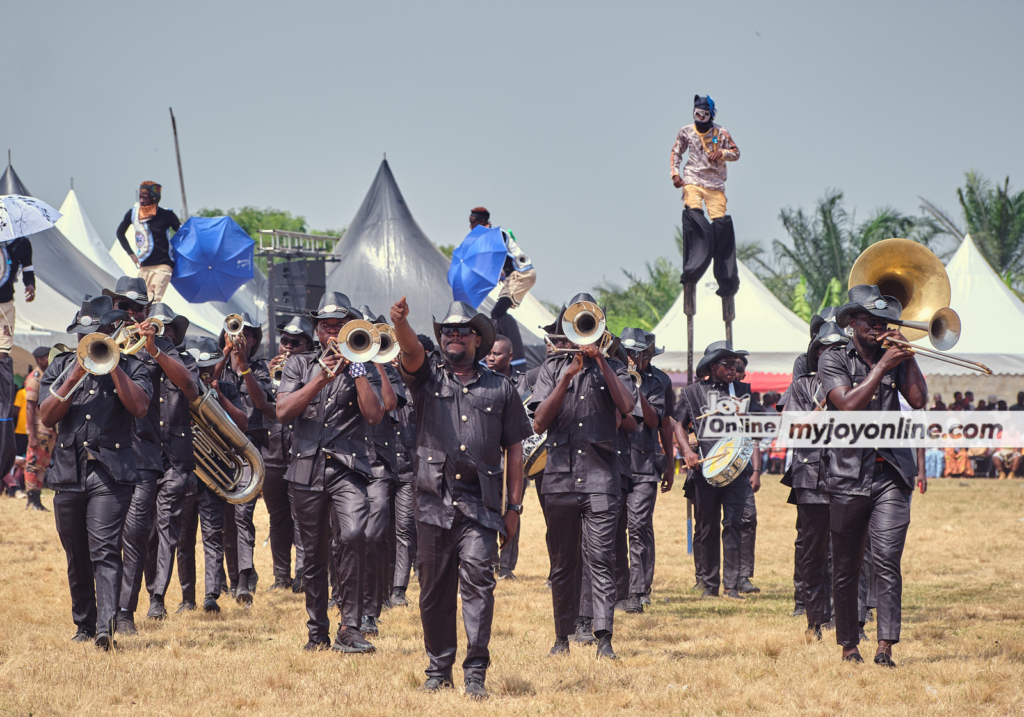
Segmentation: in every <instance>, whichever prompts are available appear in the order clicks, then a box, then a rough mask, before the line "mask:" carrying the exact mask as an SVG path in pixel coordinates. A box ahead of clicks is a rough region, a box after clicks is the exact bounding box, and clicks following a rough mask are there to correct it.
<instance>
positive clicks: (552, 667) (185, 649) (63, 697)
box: [0, 477, 1024, 717]
mask: <svg viewBox="0 0 1024 717" xmlns="http://www.w3.org/2000/svg"><path fill="white" fill-rule="evenodd" d="M785 497H786V489H784V488H782V487H781V486H780V485H779V484H778V481H777V478H776V477H768V478H766V481H765V486H764V488H763V490H762V492H761V493H760V494H759V496H758V510H759V513H760V515H759V519H760V520H759V528H760V529H759V531H758V543H757V574H756V576H755V582H756V583H757V584H758V585H760V586H761V588H762V590H763V592H762V593H761V594H760V595H759V596H756V597H752V598H749V599H747V600H746V601H744V602H743V603H735V602H731V601H730V602H727V601H725V600H724V599H716V600H703V599H701V598H700V597H699V596H698V595H697V594H696V593H693V592H691V591H690V586H691V585H692V583H693V569H692V562H691V560H690V558H689V557H688V556H687V555H686V544H685V534H686V521H685V515H686V513H685V510H686V509H685V501H684V499H683V497H682V494H681V492H680V491H678V490H677V491H675V492H673V493H672V494H671V495H670V496H668V497H665V496H662V497H661V498H660V500H659V503H658V508H657V514H656V519H655V524H656V529H657V540H658V568H657V574H656V577H655V586H654V595H653V599H654V606H653V607H651V608H648V610H647V612H646V613H645V614H643V615H637V616H627V615H624V614H621V613H619V614H618V615H617V617H616V631H615V646H616V650H617V651H618V654H619V657H620V660H619V661H618V662H615V663H609V662H600V663H599V662H597V661H596V660H595V658H594V649H593V648H587V649H576V648H575V647H574V648H573V653H572V655H571V656H570V657H568V658H550V657H548V655H547V652H548V649H549V648H550V647H551V643H552V640H553V635H552V624H551V599H550V593H549V592H548V591H547V590H546V589H545V588H544V578H545V575H546V572H547V556H546V554H545V551H544V550H543V542H542V541H543V536H542V531H543V523H542V519H541V516H540V514H539V511H538V506H537V502H536V497H535V495H534V494H533V493H532V492H531V493H530V494H529V496H528V499H527V503H526V505H527V512H526V514H525V516H524V520H523V525H524V530H525V533H524V535H523V542H522V551H521V558H520V564H519V569H518V571H517V572H518V575H519V578H520V579H519V581H518V582H516V583H508V582H503V583H500V584H499V585H498V589H497V607H496V616H495V624H494V636H493V639H492V641H491V654H492V661H493V662H492V666H491V669H490V673H489V676H488V687H489V688H490V690H491V693H492V698H491V700H490V701H489V702H487V703H472V702H470V701H469V700H467V699H466V697H465V696H464V695H462V694H461V689H459V690H456V691H449V692H448V693H446V694H441V695H427V694H423V693H420V692H418V691H417V688H418V687H419V685H420V684H421V683H422V681H423V679H424V675H423V669H424V668H425V666H426V659H425V657H424V653H423V642H422V635H421V631H420V624H419V612H418V609H417V608H416V607H415V606H413V607H409V608H402V609H396V610H392V611H390V612H387V613H385V615H384V617H383V619H382V621H381V622H382V628H381V636H380V637H379V638H377V639H376V640H375V642H376V645H377V648H378V651H377V653H376V654H375V655H372V656H365V657H360V656H343V655H340V654H336V653H332V652H326V653H314V654H310V653H305V652H303V651H302V649H301V648H302V646H303V644H304V643H305V640H306V634H305V627H304V622H305V619H306V618H305V612H304V609H303V600H302V597H301V596H299V595H293V594H291V593H288V594H279V593H271V594H269V595H268V594H267V593H265V592H263V591H262V590H261V591H259V592H258V593H257V594H256V601H255V604H254V606H253V608H252V609H251V610H248V611H246V610H243V609H241V608H239V607H237V606H235V605H234V603H233V602H232V601H230V600H228V599H222V600H221V603H222V606H223V608H224V610H223V612H222V613H221V614H220V615H215V616H208V615H205V614H203V613H202V612H201V611H199V612H194V613H189V614H186V615H174V614H172V616H171V617H170V619H168V620H166V621H164V622H162V623H154V622H151V621H147V620H145V619H144V618H142V617H141V615H140V616H139V619H138V624H139V632H140V634H139V636H138V637H123V636H118V638H119V643H120V647H119V649H118V650H117V651H115V652H112V653H110V654H106V653H100V652H97V651H96V650H95V649H94V648H93V647H92V645H91V644H85V645H82V644H75V643H72V642H70V638H71V636H72V634H73V633H74V626H73V624H72V622H71V615H70V600H69V597H68V588H67V581H66V573H65V569H66V564H65V561H64V554H63V552H62V550H61V547H60V544H59V542H58V540H57V535H56V532H55V530H54V523H53V515H52V514H46V515H41V514H39V513H35V512H26V511H25V510H24V509H23V506H24V502H23V501H16V500H11V499H0V714H2V715H83V716H84V715H156V714H160V715H174V716H175V717H179V716H182V715H235V714H252V715H271V714H274V715H292V714H295V715H300V714H301V715H305V714H318V715H323V714H343V715H350V716H352V717H358V716H361V715H383V714H399V715H452V714H459V715H476V714H503V715H507V714H542V715H548V714H569V713H578V714H587V715H612V714H643V715H654V714H671V715H684V714H685V715H737V714H758V715H795V714H809V715H836V714H849V715H877V714H887V715H907V714H921V715H925V714H927V715H933V714H953V715H989V714H991V715H1010V714H1013V715H1020V714H1024V483H1022V482H1020V481H1013V482H1006V481H1004V482H997V481H985V480H972V481H959V480H946V481H934V482H933V485H932V487H931V490H929V492H928V494H927V495H925V496H921V495H915V496H914V501H913V509H912V514H913V522H912V525H911V528H910V536H909V539H908V542H907V549H906V553H905V555H904V561H903V571H904V578H905V589H904V601H903V604H904V613H903V614H904V625H903V642H901V643H900V644H899V645H897V646H896V649H895V652H894V656H895V659H896V661H897V663H898V665H899V667H898V669H896V670H893V671H890V670H885V669H883V668H880V667H876V666H875V665H873V664H871V663H870V662H868V663H867V664H864V665H849V664H847V663H842V662H840V659H839V656H840V650H839V648H838V647H837V646H836V644H835V641H834V634H831V633H827V634H826V639H825V641H824V642H820V643H810V644H808V643H807V642H805V640H804V635H803V628H804V619H803V618H792V617H790V612H791V610H792V607H793V605H792V602H793V601H792V585H791V575H792V558H793V537H794V528H793V524H794V520H795V509H794V508H793V507H792V506H788V505H786V504H785ZM51 498H52V496H48V495H47V496H44V502H45V503H46V504H47V505H49V503H50V500H51ZM256 518H257V523H256V525H257V530H258V541H257V568H258V570H259V573H260V575H261V576H262V578H261V581H260V584H261V587H262V586H265V585H266V584H268V583H269V582H270V579H271V569H270V549H269V547H263V541H264V539H265V538H266V536H267V513H266V511H265V509H264V507H263V506H262V504H261V505H260V506H259V507H258V508H257V512H256ZM201 574H202V571H201V569H200V579H202V575H201ZM199 594H200V595H201V594H202V592H201V591H200V592H199ZM410 595H411V597H412V598H413V603H414V605H415V598H416V595H417V590H416V588H415V585H414V586H413V587H412V588H411V590H410ZM179 599H180V594H179V592H178V586H177V582H176V580H175V581H174V582H173V583H172V588H171V592H170V594H169V595H168V596H167V605H168V607H169V608H170V609H171V610H172V611H173V609H174V606H175V605H176V604H177V603H178V600H179ZM140 610H141V613H142V614H144V613H145V610H146V599H145V598H143V599H142V605H141V607H140ZM332 627H333V625H332ZM872 627H873V626H872V625H869V626H868V635H869V638H873V636H874V633H873V630H872ZM460 641H461V638H460ZM864 652H865V656H866V657H869V656H870V655H871V654H872V653H873V650H872V647H871V646H870V645H869V646H867V647H866V649H865V650H864ZM461 659H462V655H461V653H460V656H459V661H460V662H461ZM455 677H456V683H457V684H458V685H461V681H462V680H461V670H459V669H458V668H457V669H456V675H455Z"/></svg>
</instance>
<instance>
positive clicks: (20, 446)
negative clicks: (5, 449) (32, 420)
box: [14, 378, 28, 456]
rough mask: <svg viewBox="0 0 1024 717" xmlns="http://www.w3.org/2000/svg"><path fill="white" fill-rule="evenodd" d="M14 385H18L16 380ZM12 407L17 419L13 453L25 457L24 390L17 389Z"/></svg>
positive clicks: (26, 436)
mask: <svg viewBox="0 0 1024 717" xmlns="http://www.w3.org/2000/svg"><path fill="white" fill-rule="evenodd" d="M14 385H18V379H17V378H15V379H14ZM14 407H15V408H16V409H18V413H17V418H16V419H15V422H14V452H15V453H16V454H18V455H19V456H23V455H25V449H26V448H28V429H27V428H26V427H25V423H26V420H25V389H24V388H19V389H18V392H17V393H16V394H14Z"/></svg>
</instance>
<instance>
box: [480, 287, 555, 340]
mask: <svg viewBox="0 0 1024 717" xmlns="http://www.w3.org/2000/svg"><path fill="white" fill-rule="evenodd" d="M500 293H501V284H499V285H498V286H496V287H494V288H493V289H492V290H491V293H489V294H488V295H487V298H486V299H485V300H484V303H483V304H481V305H480V310H481V311H484V312H485V313H488V314H489V313H490V310H491V307H493V306H494V303H495V302H496V301H497V300H498V294H500ZM508 313H509V315H510V316H512V318H514V319H515V320H516V321H517V322H519V328H520V331H521V330H522V329H526V330H527V331H529V332H530V333H531V334H533V335H534V336H536V337H537V338H538V339H540V340H541V341H543V340H544V329H542V328H541V326H547V325H548V324H550V323H551V322H552V321H554V320H555V315H554V314H552V313H551V312H550V311H548V309H547V307H546V306H544V304H542V303H540V301H538V300H537V298H536V297H535V296H534V295H533V294H532V293H527V294H526V296H525V297H523V303H521V304H520V305H519V307H518V308H515V309H509V310H508ZM523 341H524V343H530V337H529V336H527V335H525V334H524V335H523Z"/></svg>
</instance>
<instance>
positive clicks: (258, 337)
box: [217, 311, 263, 358]
mask: <svg viewBox="0 0 1024 717" xmlns="http://www.w3.org/2000/svg"><path fill="white" fill-rule="evenodd" d="M239 316H241V317H242V328H243V330H244V329H252V332H253V335H254V336H255V339H254V341H253V342H252V346H250V347H249V358H252V357H253V356H255V355H256V352H257V351H259V350H260V344H262V343H263V327H262V326H259V325H258V324H254V323H253V322H252V319H251V318H250V317H249V314H247V313H246V312H244V311H243V312H242V313H241V314H239ZM217 346H218V347H220V349H221V350H223V349H224V329H221V330H220V336H218V337H217Z"/></svg>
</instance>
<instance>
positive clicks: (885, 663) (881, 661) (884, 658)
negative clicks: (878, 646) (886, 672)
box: [875, 652, 896, 667]
mask: <svg viewBox="0 0 1024 717" xmlns="http://www.w3.org/2000/svg"><path fill="white" fill-rule="evenodd" d="M875 664H876V665H880V666H881V667H896V663H895V662H893V661H892V655H887V654H885V653H884V652H879V653H878V654H877V655H875Z"/></svg>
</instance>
